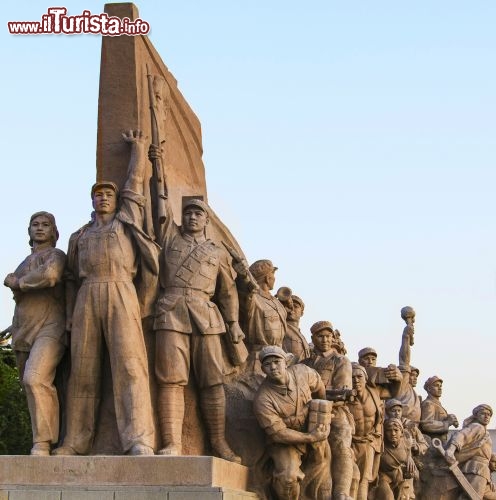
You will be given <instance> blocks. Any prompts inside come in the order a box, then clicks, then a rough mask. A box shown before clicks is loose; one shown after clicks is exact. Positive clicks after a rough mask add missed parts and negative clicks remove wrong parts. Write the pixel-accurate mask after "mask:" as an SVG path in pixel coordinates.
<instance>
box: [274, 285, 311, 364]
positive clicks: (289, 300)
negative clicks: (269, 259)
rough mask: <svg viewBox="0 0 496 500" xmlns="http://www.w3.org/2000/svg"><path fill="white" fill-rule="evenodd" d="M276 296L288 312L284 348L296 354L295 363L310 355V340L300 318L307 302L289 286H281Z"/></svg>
mask: <svg viewBox="0 0 496 500" xmlns="http://www.w3.org/2000/svg"><path fill="white" fill-rule="evenodd" d="M276 297H277V298H278V299H279V300H280V301H281V302H282V304H283V305H284V307H285V308H286V312H287V321H286V324H287V329H286V334H285V335H284V339H283V341H282V348H283V349H284V350H285V351H286V352H290V353H291V354H292V355H293V356H294V362H295V363H299V362H300V361H304V360H305V359H306V358H308V356H310V348H309V346H308V342H307V340H306V338H305V336H304V335H303V333H302V332H301V330H300V319H301V317H302V316H303V312H304V311H305V304H304V302H303V300H301V299H300V297H298V296H297V295H293V294H292V292H291V289H290V288H288V287H281V288H279V290H277V293H276Z"/></svg>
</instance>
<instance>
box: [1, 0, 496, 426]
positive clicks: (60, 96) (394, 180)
mask: <svg viewBox="0 0 496 500" xmlns="http://www.w3.org/2000/svg"><path fill="white" fill-rule="evenodd" d="M59 5H60V6H65V7H67V9H68V11H69V14H70V15H76V14H81V13H82V11H83V10H90V11H91V12H92V13H100V12H103V3H99V2H95V1H93V0H86V1H66V2H59V3H58V4H57V6H59ZM51 6H52V4H49V3H45V2H40V1H31V2H23V3H19V2H15V3H14V2H10V3H8V4H3V5H2V9H1V14H0V16H1V20H2V23H1V25H2V29H1V30H0V33H1V35H0V36H1V41H0V43H1V47H2V77H1V79H0V89H1V91H2V96H3V104H2V108H3V109H2V116H3V119H2V124H1V133H0V141H1V150H2V164H3V166H2V188H3V189H2V206H3V216H2V227H3V230H4V236H3V239H2V245H1V246H0V252H1V254H0V272H1V273H3V275H6V274H7V273H8V272H11V271H13V270H14V269H15V267H16V266H17V265H18V264H19V262H20V261H21V260H22V259H23V258H24V257H25V256H26V255H27V254H28V251H29V248H28V237H27V232H26V229H27V224H28V220H29V217H30V215H31V214H32V213H33V212H35V211H37V210H48V211H51V212H53V213H54V214H55V215H56V217H57V221H58V226H59V230H60V233H61V237H60V240H59V246H60V248H62V249H66V246H67V240H68V237H69V235H70V233H71V232H73V231H74V230H76V229H77V228H78V227H80V226H81V225H82V224H83V223H85V222H86V221H87V220H88V216H89V213H90V209H91V207H90V197H89V188H90V186H91V184H92V183H93V182H94V178H95V151H96V125H97V100H98V76H99V66H100V44H101V37H100V36H98V35H76V36H65V35H58V36H56V35H43V36H14V35H10V34H9V33H8V31H7V21H24V20H26V21H39V20H40V19H41V16H42V15H43V14H45V13H46V12H47V9H48V7H51ZM138 7H139V9H140V14H141V17H142V18H143V19H144V20H146V21H148V22H149V23H150V25H151V32H150V39H151V40H152V42H153V44H154V45H155V47H156V48H157V50H158V51H159V53H160V54H161V56H162V58H163V60H164V62H165V64H166V65H167V66H168V67H169V69H170V70H171V71H172V73H173V74H174V76H175V77H176V78H177V80H178V82H179V88H180V89H181V91H182V92H183V94H184V96H185V97H186V99H187V100H188V102H189V103H190V105H191V107H192V108H193V110H194V111H195V112H196V113H197V115H198V117H199V119H200V121H201V123H202V130H203V147H204V163H205V167H206V172H207V184H208V194H209V201H210V203H211V205H212V206H213V208H214V209H215V210H216V212H217V213H218V214H219V215H220V216H221V217H222V218H223V220H224V222H225V223H226V224H227V225H228V226H229V227H230V228H231V230H232V232H233V233H234V234H235V235H236V236H237V238H238V240H239V242H240V244H241V245H242V247H243V248H244V250H245V253H246V254H247V256H248V258H249V260H250V261H254V260H257V259H261V258H270V259H272V260H273V262H274V264H275V265H277V266H278V267H279V271H278V272H277V281H276V288H277V287H279V286H282V285H288V286H290V287H291V288H292V289H293V291H294V293H296V294H297V295H299V296H300V297H302V298H303V300H304V301H305V303H306V309H305V316H304V317H303V320H302V326H303V331H304V332H305V333H308V331H309V328H310V326H311V325H312V323H314V322H315V321H317V320H322V319H328V320H331V321H332V322H333V323H334V325H335V326H336V327H338V328H339V329H340V330H341V332H342V336H343V339H344V341H345V343H346V345H347V348H348V355H349V356H350V358H351V359H352V360H355V359H356V353H357V351H358V350H359V349H360V348H362V347H364V346H373V347H375V348H376V349H377V351H378V352H379V359H378V361H379V364H381V365H386V364H388V363H396V362H397V358H398V348H399V345H400V340H401V332H402V329H403V326H404V324H403V322H402V320H401V318H400V309H401V307H402V306H404V305H411V306H413V307H414V308H415V309H416V311H417V323H416V339H415V346H414V351H413V357H412V363H413V364H414V365H416V366H418V367H419V368H420V371H421V374H420V379H419V388H418V389H419V393H421V394H424V391H423V389H422V385H423V382H424V381H425V379H426V378H427V377H429V376H431V375H434V374H437V375H439V376H441V377H442V378H444V381H445V383H444V394H443V398H442V400H443V403H444V406H445V407H446V408H447V410H448V411H449V412H452V413H456V414H457V416H458V418H459V420H460V421H461V420H462V419H463V418H465V417H466V416H467V415H468V414H469V413H470V411H471V409H472V408H473V407H474V406H476V405H477V404H479V403H481V402H486V403H489V404H491V405H493V407H494V406H495V405H496V400H495V392H494V387H495V386H496V371H493V370H492V369H491V366H493V367H494V365H495V364H496V360H495V346H496V341H495V339H494V336H495V333H496V307H495V303H496V230H495V229H496V224H495V221H496V217H495V213H496V207H495V204H496V201H495V199H496V198H495V196H494V185H495V183H496V168H495V132H496V130H495V128H496V127H495V123H496V92H495V89H496V66H495V64H494V60H495V53H496V31H495V28H494V27H495V25H496V4H495V3H494V2H491V1H489V0H486V1H482V0H473V1H471V2H467V1H458V0H450V1H445V0H438V1H436V2H432V1H431V0H418V1H416V2H397V1H380V0H376V1H374V2H365V1H361V2H359V1H347V2H343V1H334V0H315V1H313V2H301V1H300V2H295V1H291V0H286V1H278V0H272V1H252V2H233V1H232V0H229V1H227V0H226V1H218V0H210V1H208V2H204V1H199V0H198V1H188V0H185V1H182V2H169V1H162V2H158V1H146V0H144V1H142V2H141V3H140V4H139V5H138ZM2 288H3V287H2ZM12 311H13V301H12V299H11V294H10V292H9V291H8V290H7V289H4V290H2V293H1V295H0V319H1V326H2V327H6V326H8V325H9V324H10V321H11V316H12ZM494 426H495V422H493V423H492V424H491V427H494Z"/></svg>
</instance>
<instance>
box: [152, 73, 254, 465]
mask: <svg viewBox="0 0 496 500" xmlns="http://www.w3.org/2000/svg"><path fill="white" fill-rule="evenodd" d="M148 78H149V82H150V84H149V88H150V101H151V111H152V136H153V144H152V145H151V146H150V150H149V158H150V161H151V162H152V163H153V167H154V168H153V171H154V179H153V180H154V182H155V189H154V190H152V192H154V193H155V197H156V199H155V200H154V207H155V210H156V214H157V216H156V218H155V221H156V224H155V232H156V238H157V241H158V242H159V243H160V245H161V247H162V251H161V255H160V275H159V278H160V291H159V296H158V300H157V303H156V312H155V321H154V330H155V332H156V357H155V374H156V377H157V383H158V414H159V426H160V434H161V439H162V447H161V449H160V451H159V454H162V455H181V454H182V437H181V436H182V426H183V421H184V411H185V404H184V388H185V386H186V385H187V383H188V380H189V377H190V371H191V369H193V372H194V374H195V379H196V383H197V385H198V388H199V392H200V407H201V410H202V416H203V419H204V422H205V424H206V427H207V431H208V435H209V438H210V444H211V448H212V452H213V453H214V454H215V455H218V456H219V457H221V458H224V459H226V460H230V461H233V462H240V461H241V460H240V458H239V457H238V456H237V455H235V453H234V452H233V451H232V450H231V448H230V447H229V445H228V444H227V442H226V439H225V405H226V403H225V394H224V387H223V382H224V374H223V366H224V361H223V353H222V342H221V339H222V335H224V334H225V333H226V331H227V335H229V336H230V340H231V341H232V343H233V344H237V343H239V342H242V340H243V338H244V334H243V332H242V331H241V328H240V327H239V324H238V314H239V304H238V294H237V290H236V285H235V283H234V279H233V275H232V269H231V267H230V262H229V255H228V253H227V252H226V250H225V249H224V248H223V247H222V246H220V245H218V244H216V243H215V242H214V241H212V240H211V239H209V238H207V235H206V228H207V226H208V224H209V222H210V212H211V211H210V208H209V206H208V205H207V204H206V203H205V202H203V201H202V200H200V199H194V198H192V199H189V200H188V201H187V202H186V203H185V206H184V207H183V211H182V225H181V226H178V225H176V223H175V222H174V220H173V214H172V210H171V207H170V204H169V202H168V196H167V187H166V183H165V182H163V181H161V179H162V175H161V174H162V156H161V150H160V144H161V139H162V138H160V137H159V132H160V130H159V128H158V126H157V120H156V115H155V112H156V110H155V103H154V92H153V86H152V78H153V77H152V76H151V75H149V77H148Z"/></svg>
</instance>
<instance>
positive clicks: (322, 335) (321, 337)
mask: <svg viewBox="0 0 496 500" xmlns="http://www.w3.org/2000/svg"><path fill="white" fill-rule="evenodd" d="M333 340H334V334H333V332H331V330H328V329H327V328H326V329H325V330H320V332H317V333H314V334H313V335H312V341H313V345H314V346H315V347H316V348H317V349H318V350H319V351H321V352H327V351H329V350H330V349H331V348H332V344H333Z"/></svg>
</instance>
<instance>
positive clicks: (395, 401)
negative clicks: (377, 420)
mask: <svg viewBox="0 0 496 500" xmlns="http://www.w3.org/2000/svg"><path fill="white" fill-rule="evenodd" d="M395 406H401V407H402V408H403V403H402V402H401V401H399V400H398V399H388V400H387V401H386V410H389V409H390V408H394V407H395Z"/></svg>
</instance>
